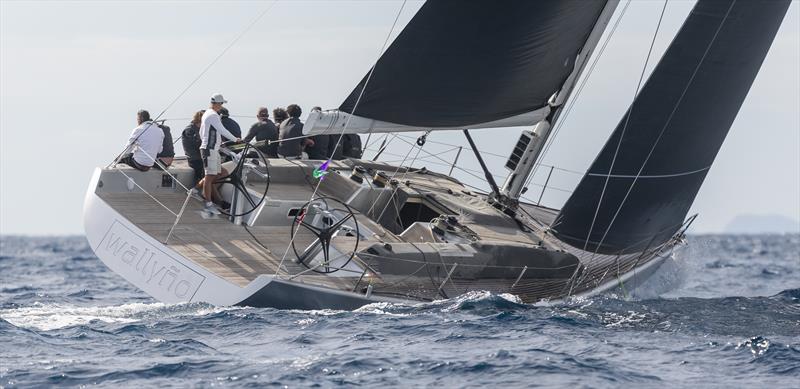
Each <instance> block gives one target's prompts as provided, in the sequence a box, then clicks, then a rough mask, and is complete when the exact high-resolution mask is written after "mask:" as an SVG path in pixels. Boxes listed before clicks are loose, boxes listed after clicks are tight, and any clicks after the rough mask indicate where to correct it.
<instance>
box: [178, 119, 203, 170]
mask: <svg viewBox="0 0 800 389" xmlns="http://www.w3.org/2000/svg"><path fill="white" fill-rule="evenodd" d="M203 113H205V110H201V111H197V112H196V113H195V114H194V117H192V121H191V122H190V123H189V125H188V126H186V128H184V129H183V133H181V142H182V143H183V152H184V153H185V154H186V159H187V160H188V161H189V166H190V167H191V168H192V169H193V170H194V184H193V186H197V184H198V183H199V182H200V180H202V179H203V177H205V175H206V173H205V170H204V167H203V156H202V155H201V154H200V144H201V143H202V142H203V141H202V140H201V139H200V121H201V120H202V118H203Z"/></svg>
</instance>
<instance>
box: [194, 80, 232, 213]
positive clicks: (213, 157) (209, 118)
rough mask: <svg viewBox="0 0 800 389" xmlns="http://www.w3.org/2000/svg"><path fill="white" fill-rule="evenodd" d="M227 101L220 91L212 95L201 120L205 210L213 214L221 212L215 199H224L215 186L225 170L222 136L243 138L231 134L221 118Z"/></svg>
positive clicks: (230, 138)
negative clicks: (220, 148) (222, 156)
mask: <svg viewBox="0 0 800 389" xmlns="http://www.w3.org/2000/svg"><path fill="white" fill-rule="evenodd" d="M227 102H228V101H227V100H225V99H224V98H223V97H222V95H221V94H219V93H216V94H214V95H213V96H211V107H210V108H209V109H207V110H206V112H205V113H204V114H203V118H202V120H201V121H200V140H201V143H200V155H202V156H203V165H204V167H205V172H206V176H205V178H204V179H203V198H204V199H205V201H206V206H205V211H206V212H208V213H213V214H219V210H217V208H216V207H215V206H214V201H215V200H216V201H221V200H222V198H221V196H220V195H219V193H218V192H217V188H216V186H214V183H215V181H216V180H217V177H218V176H219V174H220V173H222V172H223V169H222V161H221V158H220V155H219V146H220V144H222V137H223V136H224V137H225V138H227V139H229V140H233V141H237V142H239V141H241V139H239V138H237V137H236V136H234V135H233V134H231V132H230V131H228V130H227V129H226V128H225V126H223V125H222V121H221V120H220V117H219V113H218V112H219V110H220V109H222V104H224V103H227Z"/></svg>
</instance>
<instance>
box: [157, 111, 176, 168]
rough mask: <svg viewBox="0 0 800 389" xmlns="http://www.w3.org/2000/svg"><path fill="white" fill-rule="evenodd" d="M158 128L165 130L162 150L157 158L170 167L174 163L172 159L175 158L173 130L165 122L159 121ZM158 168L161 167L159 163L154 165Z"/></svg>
mask: <svg viewBox="0 0 800 389" xmlns="http://www.w3.org/2000/svg"><path fill="white" fill-rule="evenodd" d="M157 125H158V128H160V129H161V130H162V131H164V142H163V144H162V145H161V152H160V153H158V155H157V156H156V158H158V160H159V162H161V164H163V165H164V166H165V167H170V166H171V165H172V161H173V160H174V159H175V146H174V144H173V143H172V130H171V129H170V128H169V127H168V126H165V125H164V122H161V123H157ZM153 166H154V167H155V168H156V169H161V167H160V166H158V164H155V165H153Z"/></svg>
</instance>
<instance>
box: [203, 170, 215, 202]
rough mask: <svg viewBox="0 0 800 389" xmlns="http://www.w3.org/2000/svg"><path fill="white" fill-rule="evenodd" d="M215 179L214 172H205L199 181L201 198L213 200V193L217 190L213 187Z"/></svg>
mask: <svg viewBox="0 0 800 389" xmlns="http://www.w3.org/2000/svg"><path fill="white" fill-rule="evenodd" d="M216 180H217V175H216V174H206V177H205V178H203V179H202V180H201V181H200V182H201V183H202V184H203V198H205V199H206V201H212V202H213V201H214V193H215V192H216V191H217V189H216V188H215V187H214V182H215V181H216ZM217 196H219V195H217Z"/></svg>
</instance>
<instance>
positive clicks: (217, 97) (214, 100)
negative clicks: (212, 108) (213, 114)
mask: <svg viewBox="0 0 800 389" xmlns="http://www.w3.org/2000/svg"><path fill="white" fill-rule="evenodd" d="M211 102H212V103H227V102H228V100H225V98H224V97H222V94H221V93H215V94H213V95H211Z"/></svg>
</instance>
